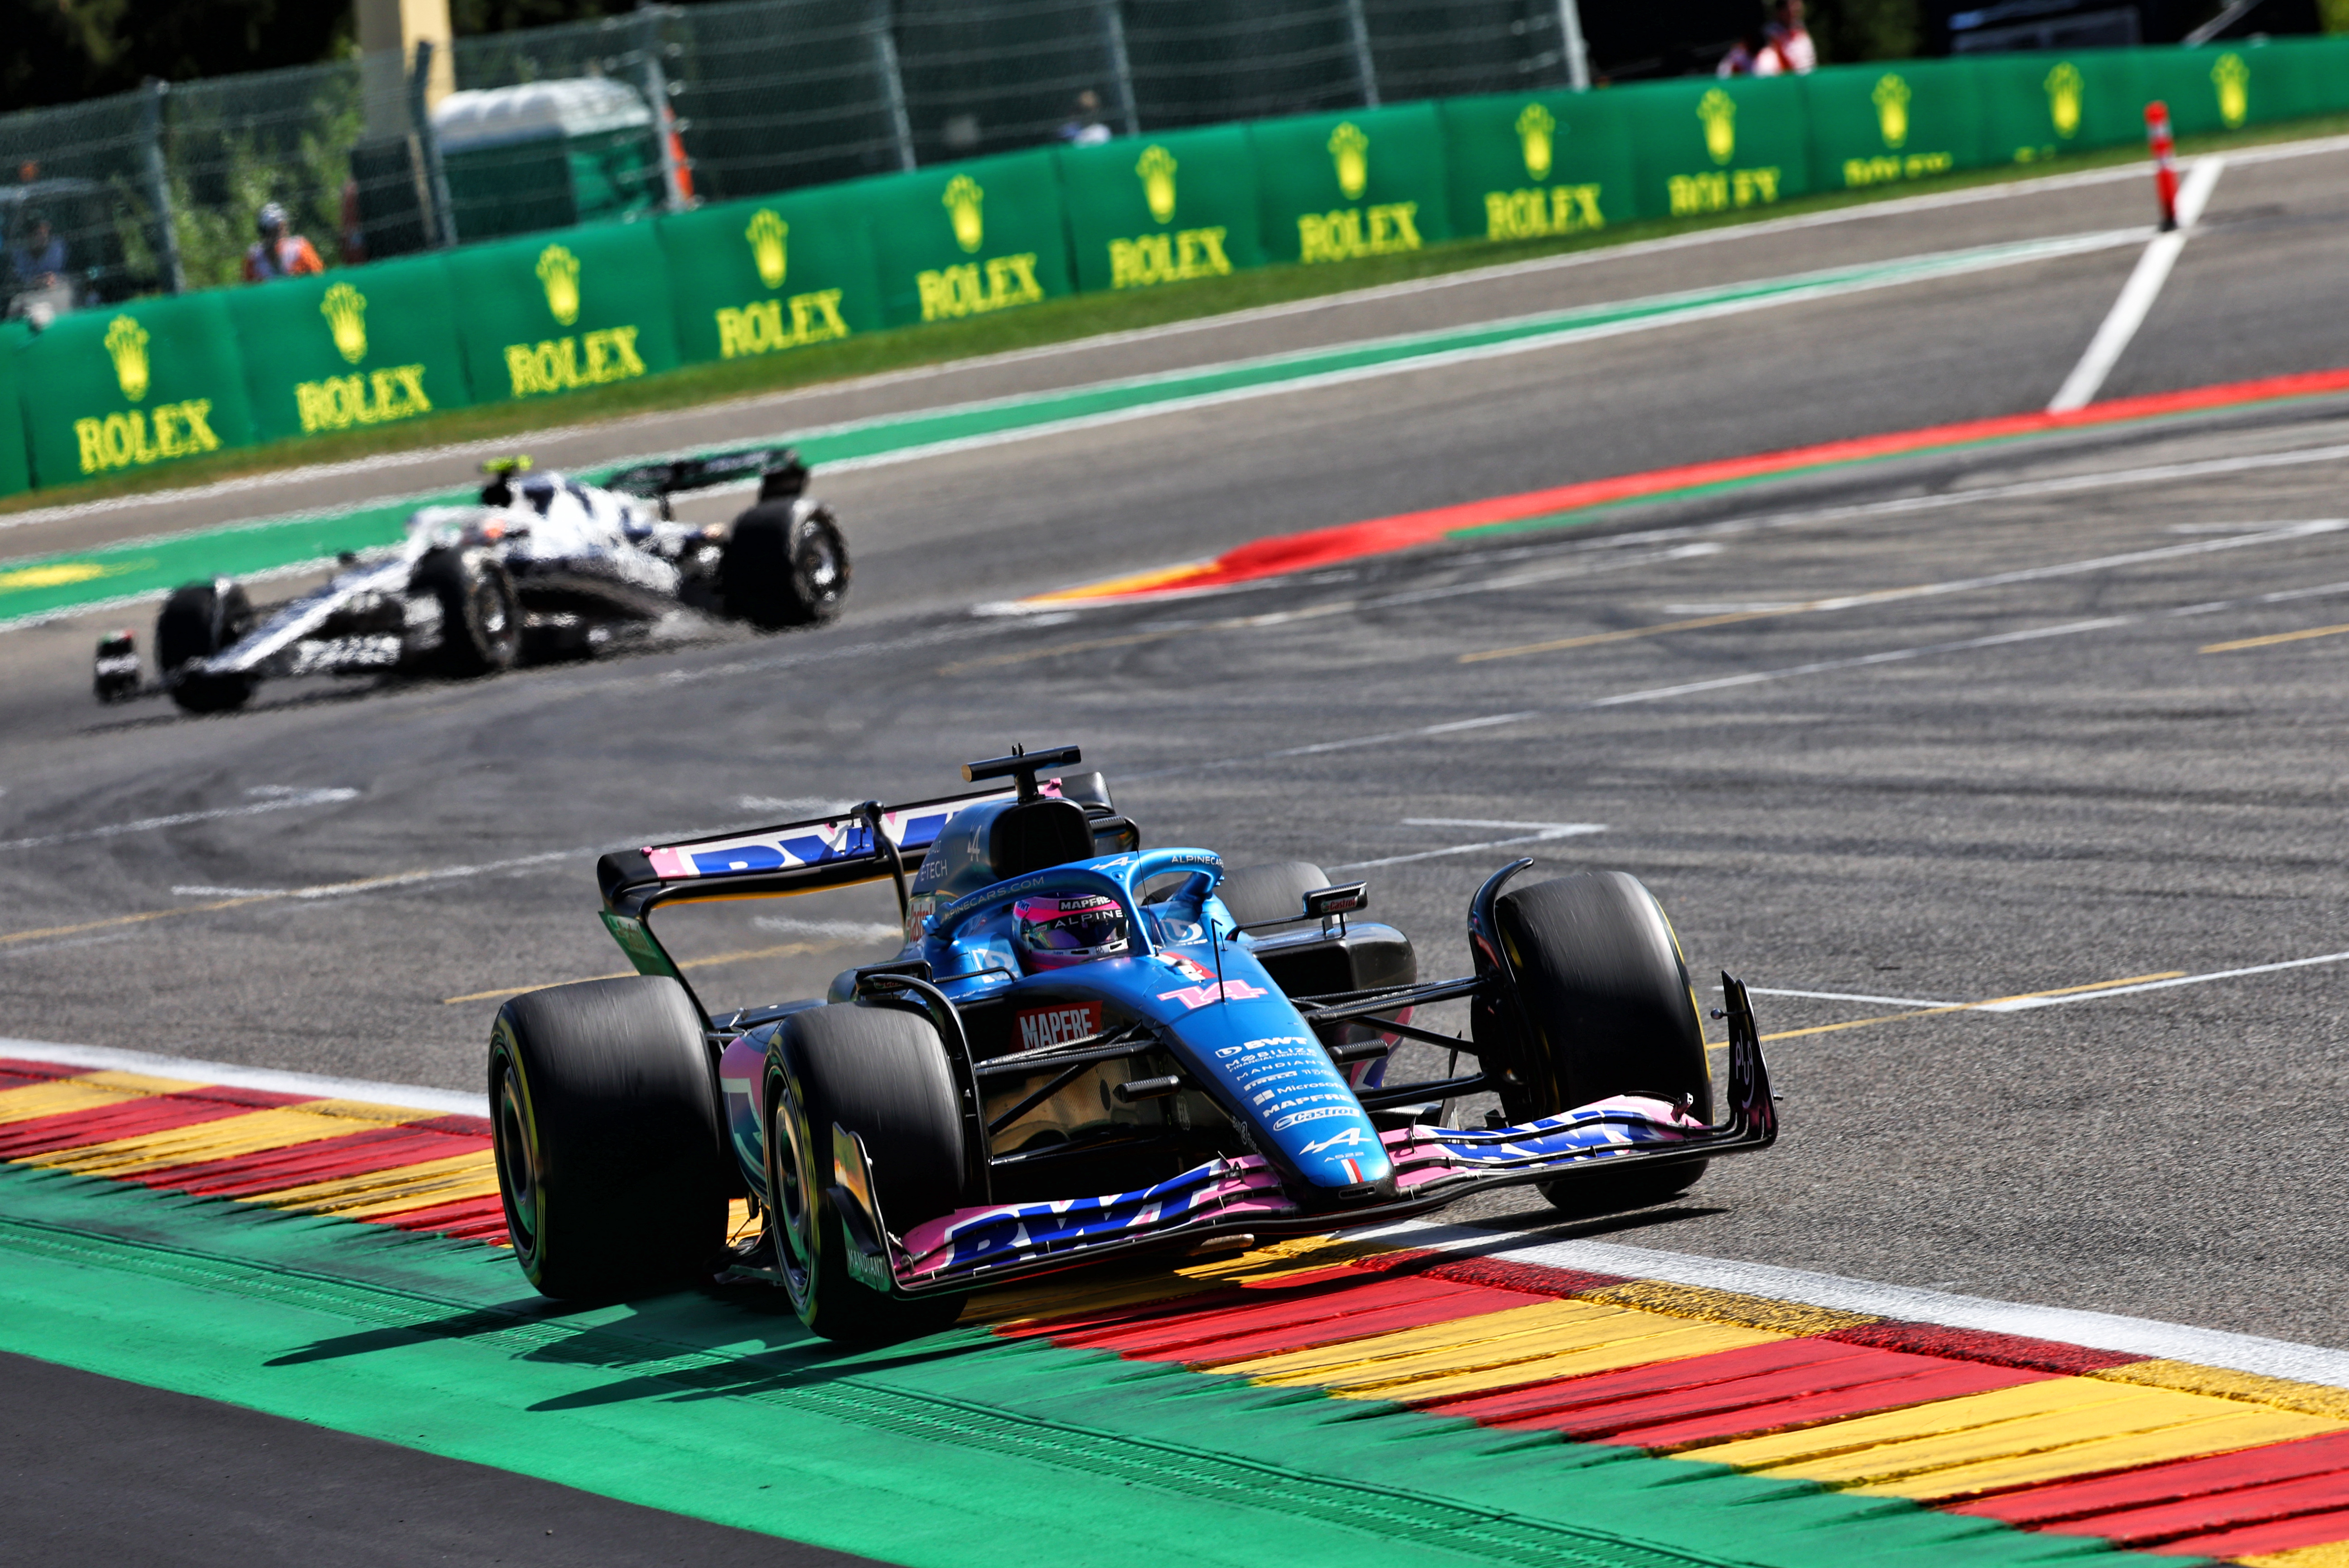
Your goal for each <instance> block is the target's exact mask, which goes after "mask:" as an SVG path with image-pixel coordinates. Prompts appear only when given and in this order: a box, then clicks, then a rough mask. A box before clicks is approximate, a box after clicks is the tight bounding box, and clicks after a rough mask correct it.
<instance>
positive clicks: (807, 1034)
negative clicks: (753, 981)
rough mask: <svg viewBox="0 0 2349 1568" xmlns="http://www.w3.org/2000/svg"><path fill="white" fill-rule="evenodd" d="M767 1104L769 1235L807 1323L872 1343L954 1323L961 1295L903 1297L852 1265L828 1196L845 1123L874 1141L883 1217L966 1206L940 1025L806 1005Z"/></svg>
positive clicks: (791, 1026) (863, 1009)
mask: <svg viewBox="0 0 2349 1568" xmlns="http://www.w3.org/2000/svg"><path fill="white" fill-rule="evenodd" d="M761 1105H762V1106H763V1107H764V1110H765V1116H766V1124H767V1126H766V1133H767V1137H766V1145H767V1172H766V1174H767V1199H768V1201H767V1204H766V1214H767V1232H768V1238H769V1240H770V1241H771V1242H772V1243H773V1251H774V1262H775V1267H776V1270H777V1272H779V1273H780V1274H781V1277H782V1282H783V1288H784V1289H785V1291H786V1292H788V1293H789V1294H790V1296H791V1302H792V1308H793V1310H795V1311H796V1312H797V1313H798V1314H799V1315H800V1321H801V1322H802V1323H804V1324H807V1325H808V1327H810V1328H812V1329H813V1330H814V1331H815V1332H816V1333H818V1334H823V1336H824V1337H826V1338H827V1339H840V1340H853V1341H861V1342H868V1343H870V1342H877V1341H886V1340H899V1339H910V1338H913V1337H915V1336H916V1335H917V1334H930V1333H934V1332H936V1330H938V1329H942V1328H945V1327H947V1325H948V1324H952V1323H953V1322H954V1321H955V1318H956V1317H957V1315H958V1314H960V1312H961V1310H962V1302H961V1299H960V1298H959V1297H957V1296H946V1297H936V1296H929V1297H919V1298H913V1299H908V1298H906V1297H903V1296H895V1295H891V1294H889V1293H886V1292H884V1291H878V1290H874V1289H873V1288H872V1287H871V1286H869V1285H866V1284H864V1282H861V1281H858V1280H857V1279H855V1278H854V1277H853V1276H852V1275H851V1274H850V1273H849V1271H848V1251H847V1249H848V1247H849V1245H850V1243H849V1241H848V1239H847V1237H846V1235H845V1234H844V1233H843V1230H842V1224H841V1217H840V1213H839V1210H838V1208H837V1206H836V1205H835V1204H834V1203H833V1199H832V1197H831V1193H830V1190H829V1189H831V1188H832V1187H833V1185H834V1183H835V1181H836V1179H837V1178H836V1177H835V1175H834V1172H833V1165H834V1150H833V1128H834V1127H839V1128H841V1129H843V1130H844V1131H847V1132H853V1133H854V1134H856V1135H857V1136H858V1137H861V1138H863V1139H864V1148H865V1151H866V1153H868V1154H869V1155H871V1156H872V1160H873V1175H874V1198H875V1199H877V1200H878V1202H879V1204H880V1208H881V1218H882V1220H883V1222H884V1223H885V1224H887V1225H889V1226H891V1227H892V1228H894V1229H895V1231H896V1232H897V1233H898V1234H899V1235H901V1236H902V1235H904V1234H905V1232H906V1231H908V1230H910V1229H911V1228H912V1227H914V1226H915V1225H917V1224H919V1223H921V1222H922V1221H924V1220H935V1219H937V1218H938V1217H940V1216H941V1215H944V1214H947V1213H951V1212H952V1211H953V1210H955V1209H957V1208H958V1207H960V1206H961V1202H962V1193H963V1182H964V1158H965V1157H964V1147H963V1125H962V1116H961V1114H960V1112H959V1110H958V1108H957V1105H956V1098H955V1088H954V1080H953V1078H952V1076H951V1075H950V1074H949V1072H948V1069H947V1054H946V1048H945V1046H944V1045H943V1044H940V1042H939V1040H938V1033H937V1030H936V1028H935V1027H933V1026H932V1024H931V1023H930V1022H929V1020H928V1019H926V1018H925V1017H923V1016H922V1015H921V1014H919V1013H916V1012H908V1011H906V1010H905V1009H902V1008H896V1007H888V1006H882V1005H878V1004H875V1003H872V1002H834V1003H833V1004H832V1005H830V1006H828V1007H811V1008H809V1009H807V1010H806V1011H804V1012H794V1013H792V1015H791V1016H790V1017H788V1018H786V1019H784V1020H783V1021H782V1023H780V1024H779V1025H777V1027H776V1030H775V1033H774V1038H773V1041H772V1043H771V1044H770V1046H769V1047H768V1051H767V1069H766V1080H765V1085H764V1088H763V1091H762V1096H761Z"/></svg>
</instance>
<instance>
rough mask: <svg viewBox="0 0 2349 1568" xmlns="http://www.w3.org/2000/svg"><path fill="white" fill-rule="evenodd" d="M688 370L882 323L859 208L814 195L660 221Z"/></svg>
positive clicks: (829, 193)
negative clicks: (695, 366) (707, 362)
mask: <svg viewBox="0 0 2349 1568" xmlns="http://www.w3.org/2000/svg"><path fill="white" fill-rule="evenodd" d="M656 227H657V230H658V232H659V234H660V241H661V247H662V249H663V251H664V252H666V253H667V256H668V272H669V286H670V289H671V291H672V293H673V295H674V297H675V299H676V303H677V347H678V357H679V358H682V359H684V360H685V361H686V362H687V363H688V364H698V363H701V362H703V361H707V360H710V359H741V358H757V357H758V356H760V355H764V354H780V353H782V352H784V351H785V350H787V349H792V348H807V347H809V346H810V345H812V344H816V343H832V342H836V341H838V340H839V339H841V338H843V337H849V336H851V335H853V334H854V333H858V332H871V331H873V330H874V329H875V328H877V327H880V326H881V324H882V317H881V279H880V274H879V273H878V272H877V271H876V270H875V268H874V261H873V241H872V238H871V236H870V235H869V234H867V233H866V231H865V226H864V213H863V211H862V208H861V205H860V203H858V202H855V201H854V199H853V198H852V197H851V195H850V194H849V193H848V192H845V191H839V190H815V191H807V192H797V193H794V194H792V195H783V196H773V197H770V198H768V199H767V200H765V201H760V202H728V203H727V204H726V205H724V206H722V207H703V208H701V209H700V210H698V212H691V213H678V214H675V215H674V216H671V217H666V218H663V219H661V220H660V222H659V223H658V224H657V225H656Z"/></svg>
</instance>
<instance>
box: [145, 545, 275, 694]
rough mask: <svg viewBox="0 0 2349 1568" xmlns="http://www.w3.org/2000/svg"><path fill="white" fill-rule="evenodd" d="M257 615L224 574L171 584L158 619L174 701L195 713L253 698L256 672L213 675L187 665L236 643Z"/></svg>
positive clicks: (159, 655) (160, 657) (159, 656)
mask: <svg viewBox="0 0 2349 1568" xmlns="http://www.w3.org/2000/svg"><path fill="white" fill-rule="evenodd" d="M252 629H253V605H252V602H251V601H250V600H248V599H247V598H246V597H244V590H243V588H242V587H238V586H237V585H236V584H234V583H233V582H230V581H229V580H228V579H227V578H225V577H222V578H221V579H220V580H218V581H217V582H210V583H190V584H188V585H187V586H186V587H178V588H174V589H172V590H171V597H170V598H168V599H165V600H164V601H163V613H162V614H161V615H160V616H158V617H157V618H156V620H155V662H156V663H157V665H159V666H160V668H161V670H162V671H163V689H164V690H165V691H169V692H170V693H171V701H174V702H176V703H178V704H179V705H180V706H181V708H183V709H185V710H186V711H189V712H191V713H224V712H226V711H229V710H230V709H232V708H242V707H243V706H244V704H245V703H246V702H247V701H250V700H251V698H252V696H253V688H254V679H253V677H252V676H250V675H236V674H227V675H213V674H210V673H206V672H202V671H198V670H191V669H189V668H188V666H190V665H191V664H192V663H193V662H194V661H196V660H197V659H210V658H211V657H212V655H213V654H215V653H221V652H224V651H225V650H227V649H231V648H233V647H235V646H236V644H237V643H238V642H240V641H241V640H243V637H244V635H245V633H247V632H248V631H251V630H252Z"/></svg>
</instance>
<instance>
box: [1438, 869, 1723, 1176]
mask: <svg viewBox="0 0 2349 1568" xmlns="http://www.w3.org/2000/svg"><path fill="white" fill-rule="evenodd" d="M1494 914H1495V921H1496V923H1497V925H1498V926H1499V936H1500V940H1501V943H1502V946H1503V948H1504V950H1506V952H1507V954H1508V958H1509V962H1510V964H1511V966H1512V967H1514V968H1515V969H1516V974H1517V997H1518V1001H1519V1002H1520V1004H1521V1008H1520V1011H1521V1013H1522V1022H1523V1025H1524V1030H1523V1037H1522V1040H1521V1043H1520V1045H1519V1049H1518V1050H1517V1051H1516V1052H1515V1053H1513V1054H1514V1055H1515V1056H1516V1061H1517V1068H1516V1076H1517V1078H1518V1079H1519V1082H1518V1083H1516V1084H1515V1085H1504V1087H1503V1089H1502V1091H1501V1107H1502V1110H1503V1112H1504V1113H1505V1114H1506V1116H1508V1118H1509V1119H1510V1121H1512V1122H1527V1121H1532V1120H1535V1119H1537V1118H1538V1117H1541V1116H1556V1115H1557V1113H1559V1112H1561V1111H1568V1110H1572V1109H1574V1108H1575V1107H1576V1106H1587V1105H1589V1104H1591V1103H1592V1102H1593V1101H1596V1100H1603V1099H1608V1098H1610V1097H1612V1096H1617V1095H1645V1096H1651V1097H1653V1098H1656V1099H1660V1100H1664V1101H1668V1102H1671V1103H1672V1104H1675V1105H1680V1106H1685V1107H1686V1109H1687V1110H1688V1112H1689V1114H1691V1115H1692V1116H1696V1117H1697V1118H1698V1119H1700V1120H1702V1121H1707V1122H1709V1121H1711V1120H1712V1119H1713V1078H1712V1074H1711V1072H1710V1071H1709V1070H1708V1068H1707V1067H1706V1064H1705V1054H1704V1026H1703V1024H1702V1022H1701V1021H1700V1020H1699V1018H1698V1016H1697V1009H1696V993H1695V992H1694V990H1693V988H1692V987H1691V985H1690V984H1689V975H1688V964H1687V961H1686V960H1685V959H1684V958H1683V957H1682V953H1681V946H1680V939H1679V937H1678V936H1677V935H1675V934H1674V933H1673V930H1672V926H1671V921H1670V920H1669V919H1666V918H1665V916H1664V911H1663V908H1662V906H1661V905H1660V904H1658V903H1657V902H1656V898H1655V895H1654V894H1652V893H1651V892H1649V891H1648V889H1647V888H1645V887H1644V886H1642V885H1641V883H1640V880H1639V878H1637V877H1630V876H1627V875H1625V874H1624V873H1623V872H1620V871H1600V872H1584V873H1581V874H1578V875H1576V876H1572V877H1558V878H1557V879H1556V880H1554V881H1549V882H1537V883H1536V884H1534V885H1533V886H1532V887H1529V888H1516V890H1514V891H1512V892H1508V893H1505V894H1503V895H1502V896H1501V897H1500V898H1499V899H1498V900H1497V901H1496V903H1495V909H1494ZM1480 1022H1481V1020H1480ZM1703 1174H1704V1162H1703V1161H1702V1160H1690V1161H1685V1162H1681V1161H1675V1162H1674V1163H1672V1164H1670V1165H1662V1166H1650V1167H1645V1168H1632V1169H1629V1170H1624V1171H1619V1172H1612V1171H1607V1170H1604V1169H1599V1170H1592V1171H1589V1172H1587V1173H1581V1174H1577V1175H1575V1176H1571V1177H1561V1178H1559V1179H1557V1180H1554V1181H1546V1182H1543V1183H1542V1184H1541V1190H1542V1194H1543V1196H1545V1197H1547V1199H1549V1200H1550V1201H1551V1202H1552V1203H1554V1204H1556V1205H1557V1206H1558V1207H1559V1208H1560V1209H1564V1210H1568V1211H1570V1212H1577V1213H1583V1212H1598V1211H1602V1210H1614V1209H1629V1208H1638V1207H1640V1206H1643V1205H1646V1204H1650V1203H1661V1202H1663V1201H1664V1200H1665V1199H1670V1198H1672V1197H1675V1196H1677V1195H1678V1194H1680V1193H1682V1192H1684V1191H1686V1190H1687V1189H1689V1188H1690V1187H1691V1186H1692V1185H1693V1184H1694V1183H1695V1181H1696V1179H1697V1178H1698V1177H1700V1176H1702V1175H1703Z"/></svg>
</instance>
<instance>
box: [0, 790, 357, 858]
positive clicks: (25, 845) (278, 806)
mask: <svg viewBox="0 0 2349 1568" xmlns="http://www.w3.org/2000/svg"><path fill="white" fill-rule="evenodd" d="M253 793H254V794H261V793H263V792H262V791H259V790H255V791H254V792H253ZM358 797H359V792H358V791H357V790H355V789H305V790H288V791H286V792H285V793H283V794H278V793H275V792H274V791H273V792H271V793H270V798H268V799H266V800H263V801H257V802H255V803H254V805H223V806H219V807H215V808H214V809H212V810H211V811H182V812H177V813H174V814H173V815H170V816H143V817H140V819H139V820H138V821H136V822H117V823H112V824H110V825H109V826H105V827H83V828H77V829H75V830H74V831H72V832H69V833H49V834H43V835H41V836H38V837H36V838H10V839H0V850H7V849H53V848H55V847H56V846H58V845H60V844H82V843H87V842H88V841H89V840H91V839H94V838H119V837H120V836H123V835H124V834H126V833H153V832H156V831H158V830H159V829H161V828H166V827H181V826H186V825H187V824H189V823H191V822H218V821H220V820H222V818H225V817H232V816H259V815H262V814H263V813H264V812H270V811H291V810H293V809H294V808H295V807H296V806H305V805H337V804H339V803H341V802H343V801H347V800H357V798H358Z"/></svg>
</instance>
